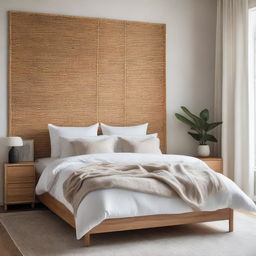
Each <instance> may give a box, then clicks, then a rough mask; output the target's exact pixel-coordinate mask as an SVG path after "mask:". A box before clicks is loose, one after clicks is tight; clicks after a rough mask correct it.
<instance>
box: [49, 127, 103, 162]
mask: <svg viewBox="0 0 256 256" xmlns="http://www.w3.org/2000/svg"><path fill="white" fill-rule="evenodd" d="M98 127H99V124H98V123H97V124H94V125H91V126H87V127H61V126H56V125H53V124H48V129H49V133H50V140H51V157H60V137H66V138H73V139H75V138H80V137H84V136H97V134H98Z"/></svg>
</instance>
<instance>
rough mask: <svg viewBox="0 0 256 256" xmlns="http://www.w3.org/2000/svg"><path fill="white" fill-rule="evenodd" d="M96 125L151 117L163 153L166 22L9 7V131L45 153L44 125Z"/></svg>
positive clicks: (47, 149)
mask: <svg viewBox="0 0 256 256" xmlns="http://www.w3.org/2000/svg"><path fill="white" fill-rule="evenodd" d="M96 122H105V123H106V124H110V125H136V124H141V123H144V122H149V133H153V132H158V134H159V137H160V140H161V145H162V150H163V151H164V152H165V149H166V111H165V25H164V24H153V23H143V22H131V21H121V20H109V19H98V18H84V17H74V16H63V15H49V14H35V13H25V12H12V11H11V12H9V128H8V131H9V135H16V136H21V137H22V138H24V139H34V141H35V157H36V158H39V157H47V156H49V155H50V143H49V135H48V130H47V124H48V123H53V124H56V125H62V126H87V125H91V124H93V123H96Z"/></svg>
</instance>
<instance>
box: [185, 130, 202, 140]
mask: <svg viewBox="0 0 256 256" xmlns="http://www.w3.org/2000/svg"><path fill="white" fill-rule="evenodd" d="M188 134H189V135H191V136H192V137H193V139H195V140H196V141H201V140H202V137H203V135H202V134H198V133H192V132H188Z"/></svg>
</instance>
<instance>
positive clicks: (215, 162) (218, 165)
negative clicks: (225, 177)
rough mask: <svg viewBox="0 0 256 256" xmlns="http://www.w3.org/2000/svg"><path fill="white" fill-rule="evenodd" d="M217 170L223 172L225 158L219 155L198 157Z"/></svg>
mask: <svg viewBox="0 0 256 256" xmlns="http://www.w3.org/2000/svg"><path fill="white" fill-rule="evenodd" d="M198 158H199V159H201V160H202V161H204V162H205V163H206V164H207V165H208V166H209V167H210V168H211V169H213V170H214V171H215V172H219V173H223V159H222V158H218V157H198Z"/></svg>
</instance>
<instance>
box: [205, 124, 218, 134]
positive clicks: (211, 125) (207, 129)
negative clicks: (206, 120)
mask: <svg viewBox="0 0 256 256" xmlns="http://www.w3.org/2000/svg"><path fill="white" fill-rule="evenodd" d="M221 124H222V122H216V123H210V124H207V127H206V129H205V131H207V132H208V131H211V130H213V129H214V128H215V127H217V126H219V125H221Z"/></svg>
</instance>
